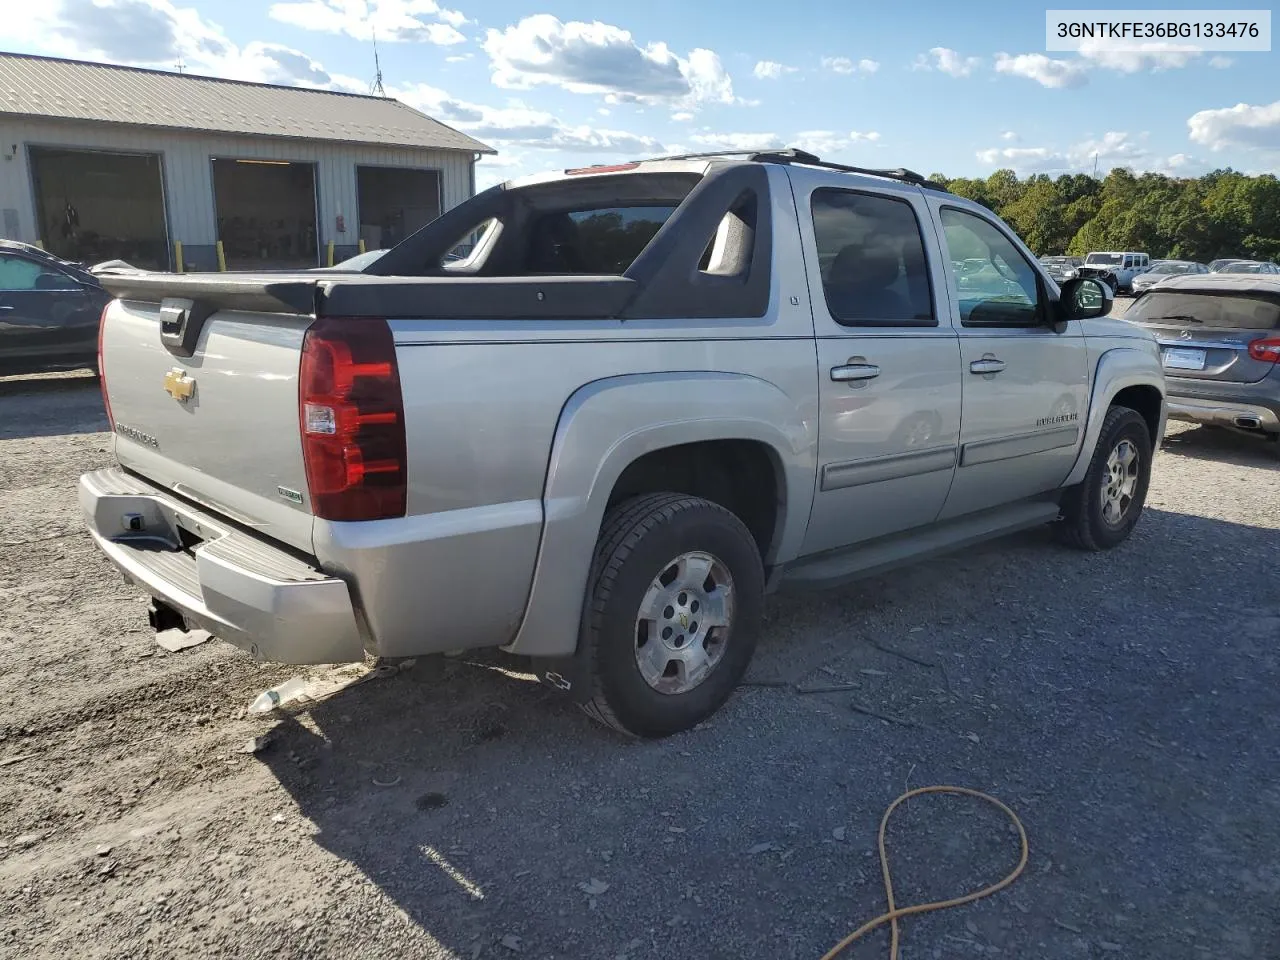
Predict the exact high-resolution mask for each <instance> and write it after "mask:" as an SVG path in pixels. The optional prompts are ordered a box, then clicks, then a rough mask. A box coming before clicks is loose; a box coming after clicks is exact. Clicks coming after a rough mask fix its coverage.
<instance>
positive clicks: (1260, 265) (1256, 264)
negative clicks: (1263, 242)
mask: <svg viewBox="0 0 1280 960" xmlns="http://www.w3.org/2000/svg"><path fill="white" fill-rule="evenodd" d="M1218 272H1219V273H1223V274H1232V273H1252V274H1262V275H1272V276H1274V275H1275V274H1280V267H1278V266H1276V265H1275V264H1274V263H1271V262H1270V261H1263V260H1232V261H1231V262H1230V263H1228V264H1227V265H1226V266H1224V267H1223V268H1222V269H1221V270H1219V271H1218Z"/></svg>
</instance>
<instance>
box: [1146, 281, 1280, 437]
mask: <svg viewBox="0 0 1280 960" xmlns="http://www.w3.org/2000/svg"><path fill="white" fill-rule="evenodd" d="M1125 319H1126V320H1130V321H1133V322H1135V323H1138V324H1140V325H1142V326H1144V327H1146V328H1147V329H1149V330H1151V331H1152V332H1153V333H1154V334H1155V335H1156V337H1157V338H1158V341H1159V344H1160V350H1161V355H1162V362H1163V364H1164V369H1165V376H1166V377H1167V382H1168V396H1169V416H1170V417H1172V418H1173V419H1175V420H1187V421H1190V422H1193V423H1203V424H1210V425H1213V426H1220V427H1233V428H1235V429H1237V430H1243V431H1246V432H1249V433H1253V434H1261V435H1264V436H1269V437H1270V438H1271V439H1273V440H1274V439H1276V438H1277V437H1280V276H1276V275H1274V274H1266V275H1247V274H1246V275H1240V274H1227V273H1216V274H1205V275H1199V276H1197V275H1186V276H1180V277H1170V278H1169V279H1168V280H1165V281H1163V282H1161V284H1160V285H1159V286H1157V287H1155V288H1154V289H1152V290H1150V291H1149V292H1147V293H1145V294H1143V295H1142V296H1141V297H1139V298H1138V299H1137V300H1135V301H1134V302H1133V304H1132V305H1131V306H1130V307H1129V309H1128V311H1127V312H1126V313H1125Z"/></svg>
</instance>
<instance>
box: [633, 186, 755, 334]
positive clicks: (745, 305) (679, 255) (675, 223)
mask: <svg viewBox="0 0 1280 960" xmlns="http://www.w3.org/2000/svg"><path fill="white" fill-rule="evenodd" d="M744 203H745V204H749V205H752V206H753V207H754V210H753V212H754V221H755V222H754V224H753V233H754V236H753V237H752V248H751V256H750V260H749V262H748V264H747V265H746V267H745V269H744V270H743V271H742V272H741V273H739V274H736V275H719V274H714V273H708V272H705V271H703V270H700V269H699V266H698V265H699V262H700V261H701V259H702V255H703V253H704V252H705V251H706V249H707V246H708V245H709V244H710V243H711V240H712V238H713V237H714V236H715V234H716V231H717V230H718V229H719V227H720V222H721V221H722V220H723V219H724V217H725V215H726V214H728V213H729V212H730V211H731V210H734V209H736V208H738V207H739V205H741V204H744ZM624 276H626V277H627V278H628V279H630V280H633V281H635V283H636V284H637V286H638V291H637V293H636V296H635V299H634V300H633V301H632V302H631V304H630V305H629V306H628V307H627V308H626V310H624V311H623V313H622V314H621V316H622V318H623V319H625V320H666V319H678V318H685V317H687V318H690V319H707V318H733V317H743V318H746V317H763V316H764V315H765V314H766V313H767V312H768V310H769V295H770V289H771V285H772V280H773V215H772V203H771V197H770V192H769V173H768V171H767V170H766V169H765V168H764V167H763V166H748V165H740V166H737V165H735V166H727V167H721V168H719V169H716V170H713V171H712V172H710V173H708V174H707V175H706V176H705V177H703V178H702V180H701V182H700V183H698V185H697V186H696V187H694V188H693V190H691V191H690V192H689V196H688V197H687V198H686V199H685V201H684V203H683V204H681V205H680V207H679V208H678V209H677V210H676V211H675V213H673V214H672V215H671V217H670V218H668V220H667V222H666V223H664V224H663V225H662V229H660V230H659V231H658V232H657V234H655V235H654V238H653V239H652V240H651V241H650V242H649V245H648V246H647V247H645V248H644V250H643V252H641V254H640V256H638V257H637V258H636V259H635V262H634V263H632V264H631V266H630V268H628V270H627V271H626V273H625V274H624Z"/></svg>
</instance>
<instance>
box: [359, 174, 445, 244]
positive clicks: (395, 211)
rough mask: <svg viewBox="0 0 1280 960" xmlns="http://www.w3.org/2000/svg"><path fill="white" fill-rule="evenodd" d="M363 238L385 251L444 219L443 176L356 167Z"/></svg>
mask: <svg viewBox="0 0 1280 960" xmlns="http://www.w3.org/2000/svg"><path fill="white" fill-rule="evenodd" d="M356 185H357V187H358V188H359V191H360V194H359V196H360V238H361V239H362V240H364V245H365V249H366V250H385V249H388V248H390V247H394V246H395V245H396V244H397V243H399V242H400V241H401V240H403V239H404V238H405V237H407V236H409V234H411V233H415V232H417V231H418V230H419V229H421V228H422V227H424V226H426V225H427V224H428V223H430V222H431V221H432V220H434V219H435V218H436V217H438V216H440V173H439V172H438V171H436V170H407V169H405V168H403V167H356Z"/></svg>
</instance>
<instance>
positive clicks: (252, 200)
mask: <svg viewBox="0 0 1280 960" xmlns="http://www.w3.org/2000/svg"><path fill="white" fill-rule="evenodd" d="M213 195H214V206H215V208H216V210H217V214H218V239H219V240H221V241H222V248H223V253H224V254H225V256H226V258H227V269H228V270H249V269H254V268H256V267H270V268H273V269H274V268H288V267H314V266H316V265H317V264H318V263H319V259H318V257H319V247H318V245H317V238H316V172H315V166H314V165H312V164H310V163H290V162H287V161H283V160H233V159H221V158H219V159H215V160H214V161H213Z"/></svg>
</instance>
